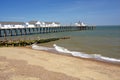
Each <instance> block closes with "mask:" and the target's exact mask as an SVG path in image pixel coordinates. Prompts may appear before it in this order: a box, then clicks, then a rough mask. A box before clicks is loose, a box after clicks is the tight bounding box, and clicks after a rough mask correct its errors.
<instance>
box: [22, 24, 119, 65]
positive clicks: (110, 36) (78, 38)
mask: <svg viewBox="0 0 120 80" xmlns="http://www.w3.org/2000/svg"><path fill="white" fill-rule="evenodd" d="M64 36H69V37H70V39H64V40H58V41H53V42H48V43H42V44H33V45H32V48H33V49H36V50H45V51H53V52H54V51H56V52H57V53H58V54H70V55H72V56H75V57H80V58H90V59H95V60H99V61H105V62H113V63H120V26H96V29H94V30H81V31H69V32H58V33H47V34H36V35H28V36H23V37H26V38H27V37H28V38H32V39H33V38H38V39H43V38H52V37H64Z"/></svg>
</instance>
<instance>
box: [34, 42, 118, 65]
mask: <svg viewBox="0 0 120 80" xmlns="http://www.w3.org/2000/svg"><path fill="white" fill-rule="evenodd" d="M53 46H54V48H49V47H43V46H38V45H36V44H32V49H35V50H45V51H57V52H59V53H64V54H70V55H72V56H76V57H81V58H90V59H96V60H100V61H107V62H115V63H116V62H117V63H120V59H115V58H109V57H104V56H102V55H100V54H86V53H83V52H77V51H70V50H68V49H66V48H64V47H60V46H58V45H56V44H54V45H53Z"/></svg>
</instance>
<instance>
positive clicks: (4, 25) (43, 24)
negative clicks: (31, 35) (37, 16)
mask: <svg viewBox="0 0 120 80" xmlns="http://www.w3.org/2000/svg"><path fill="white" fill-rule="evenodd" d="M59 26H60V23H58V22H40V21H30V22H26V23H24V22H0V28H1V29H8V28H34V27H59Z"/></svg>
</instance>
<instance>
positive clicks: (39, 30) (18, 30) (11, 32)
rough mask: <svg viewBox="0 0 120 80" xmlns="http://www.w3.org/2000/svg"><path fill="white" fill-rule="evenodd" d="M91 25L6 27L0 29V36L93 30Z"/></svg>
mask: <svg viewBox="0 0 120 80" xmlns="http://www.w3.org/2000/svg"><path fill="white" fill-rule="evenodd" d="M93 29H94V27H93V26H60V27H35V28H11V29H10V28H8V29H0V37H7V36H21V35H30V34H45V33H54V32H65V31H80V30H93Z"/></svg>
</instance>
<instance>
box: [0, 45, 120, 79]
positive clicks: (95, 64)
mask: <svg viewBox="0 0 120 80" xmlns="http://www.w3.org/2000/svg"><path fill="white" fill-rule="evenodd" d="M0 57H5V58H6V59H8V60H13V61H16V60H21V61H26V63H27V64H29V65H33V66H34V67H33V69H35V66H39V67H42V68H41V69H42V70H43V69H45V70H48V71H52V72H51V73H49V74H51V75H50V76H54V75H55V74H54V72H55V73H56V72H57V73H60V74H62V76H64V77H65V78H64V80H65V79H66V80H67V79H68V78H69V79H70V78H71V79H70V80H79V79H80V80H119V79H120V78H119V75H120V68H119V67H120V65H119V64H117V65H116V64H111V63H106V62H101V61H96V60H91V59H83V58H77V57H73V56H66V55H62V54H56V53H51V52H47V51H37V50H33V49H31V48H30V47H2V48H0ZM4 61H5V60H4V59H3V64H6V63H4ZM21 61H20V62H21ZM0 62H1V61H0ZM10 64H11V63H10ZM17 65H18V64H17ZM21 65H24V64H22V63H21ZM0 70H2V68H1V65H0ZM18 70H19V69H18ZM21 70H22V69H21ZM23 70H24V69H23ZM23 70H22V71H23ZM36 71H37V70H36ZM15 72H16V71H14V69H13V71H12V74H13V73H15ZM23 72H24V71H23ZM26 72H27V70H26ZM28 72H29V71H28ZM2 73H3V72H1V71H0V74H2ZM33 73H35V74H36V73H39V72H34V71H33ZM26 74H29V73H26ZM30 74H32V73H30ZM46 74H47V73H46ZM49 74H47V75H49ZM18 75H20V76H21V77H20V78H23V75H22V72H21V74H20V73H18ZM12 76H14V77H15V76H16V75H12ZM33 76H34V77H36V76H35V75H33ZM33 76H31V75H29V76H28V77H33ZM50 76H49V77H50ZM57 76H59V74H57ZM41 77H42V76H41ZM0 78H1V76H0ZM37 78H40V77H37ZM43 79H44V80H45V78H43ZM43 79H42V80H43ZM69 79H68V80H69ZM15 80H16V79H15ZM23 80H26V79H23ZM32 80H37V79H32ZM46 80H49V78H48V79H46ZM52 80H58V78H54V77H53V78H52ZM61 80H62V79H61Z"/></svg>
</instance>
